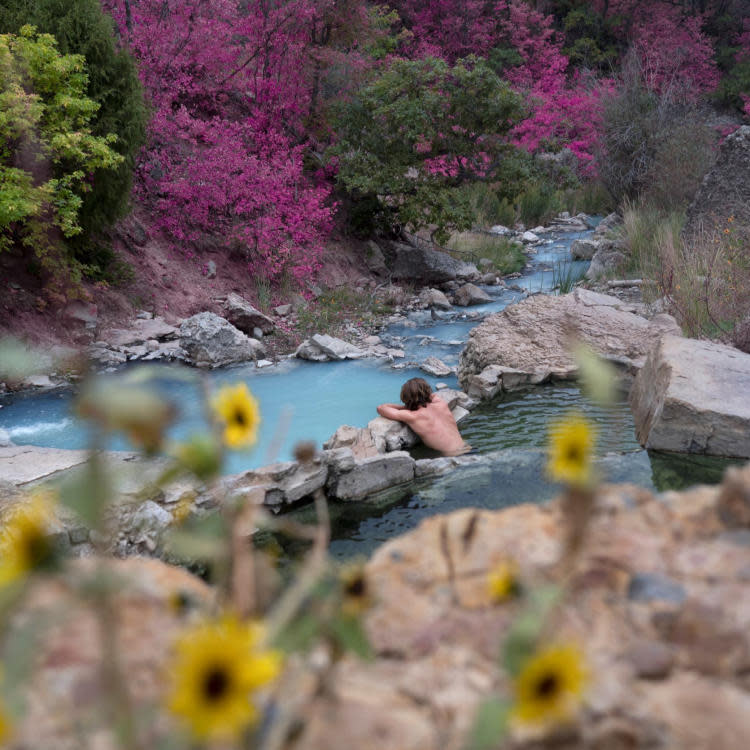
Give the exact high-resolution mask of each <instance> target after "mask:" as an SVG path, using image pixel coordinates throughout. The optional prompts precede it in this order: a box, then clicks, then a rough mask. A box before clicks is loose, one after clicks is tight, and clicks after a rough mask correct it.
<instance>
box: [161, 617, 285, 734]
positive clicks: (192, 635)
mask: <svg viewBox="0 0 750 750" xmlns="http://www.w3.org/2000/svg"><path fill="white" fill-rule="evenodd" d="M261 634H262V628H261V626H260V625H258V624H257V623H246V622H241V621H240V620H238V619H237V618H236V617H233V616H230V615H226V616H224V617H222V618H220V619H218V620H215V621H210V622H204V623H201V624H200V625H196V626H194V627H192V628H190V629H189V630H187V631H185V633H184V634H183V635H182V637H181V638H180V639H179V641H178V642H177V645H176V653H175V658H174V661H173V664H172V669H171V673H172V679H173V690H172V694H171V696H170V700H169V704H168V705H169V709H170V710H171V711H172V712H173V713H174V714H175V715H176V716H179V717H180V718H181V719H182V720H183V721H184V722H185V723H186V724H187V725H188V727H189V729H190V731H191V733H192V735H193V736H194V737H195V738H196V739H198V740H199V741H202V740H206V739H216V740H232V739H236V738H237V737H239V735H240V734H241V733H242V731H243V730H244V729H246V728H247V727H248V726H250V725H251V724H253V723H255V722H256V721H257V719H258V711H257V709H256V707H255V705H254V704H253V701H252V693H253V691H255V690H257V689H258V688H261V687H263V686H264V685H266V684H268V683H269V682H271V681H272V680H274V679H275V678H276V676H277V675H278V673H279V671H280V669H281V657H280V655H279V654H278V653H277V652H276V651H259V650H258V645H259V642H260V638H261Z"/></svg>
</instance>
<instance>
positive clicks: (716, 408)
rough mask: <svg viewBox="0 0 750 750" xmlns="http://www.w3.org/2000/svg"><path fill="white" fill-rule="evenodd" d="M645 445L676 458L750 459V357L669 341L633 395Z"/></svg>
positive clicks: (639, 432) (638, 380) (638, 428)
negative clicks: (688, 455)
mask: <svg viewBox="0 0 750 750" xmlns="http://www.w3.org/2000/svg"><path fill="white" fill-rule="evenodd" d="M630 406H631V408H632V410H633V417H634V419H635V426H636V434H637V437H638V440H639V442H640V443H641V445H643V446H645V447H646V448H649V449H653V450H662V451H672V452H676V453H704V454H707V455H712V456H736V457H741V458H748V457H750V354H745V353H744V352H741V351H739V350H738V349H734V348H732V347H730V346H725V345H723V344H716V343H713V342H709V341H698V340H696V339H685V338H681V337H679V338H678V337H676V336H665V337H664V338H663V339H662V340H661V342H660V343H659V344H658V345H657V346H655V347H654V348H653V349H652V351H651V353H650V354H649V356H648V359H647V360H646V364H645V365H644V367H643V369H642V370H641V371H640V372H639V373H638V376H637V377H636V379H635V382H634V384H633V389H632V391H631V394H630Z"/></svg>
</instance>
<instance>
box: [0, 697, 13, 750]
mask: <svg viewBox="0 0 750 750" xmlns="http://www.w3.org/2000/svg"><path fill="white" fill-rule="evenodd" d="M10 730H11V723H10V719H9V718H8V715H7V714H6V713H5V709H4V707H3V705H2V704H0V745H2V744H3V743H4V742H5V741H6V740H7V739H8V738H9V737H10Z"/></svg>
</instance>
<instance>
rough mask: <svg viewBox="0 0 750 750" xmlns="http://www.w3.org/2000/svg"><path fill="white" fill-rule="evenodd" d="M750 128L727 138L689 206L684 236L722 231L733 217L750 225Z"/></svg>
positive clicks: (745, 126)
mask: <svg viewBox="0 0 750 750" xmlns="http://www.w3.org/2000/svg"><path fill="white" fill-rule="evenodd" d="M748 174H750V125H743V126H742V127H741V128H738V129H737V130H735V131H734V133H732V134H731V135H729V136H727V137H726V139H725V140H724V142H723V143H722V145H721V148H720V150H719V155H718V158H717V159H716V164H715V165H714V166H713V167H712V168H711V169H710V170H709V171H708V174H706V176H705V177H704V178H703V182H702V183H701V185H700V187H699V188H698V192H697V193H696V194H695V198H694V199H693V202H692V203H691V204H690V206H689V208H688V211H687V217H686V221H685V230H684V233H685V236H686V237H691V236H692V235H693V234H695V233H697V232H700V231H701V230H705V231H710V230H712V229H714V228H718V229H723V228H724V227H725V226H726V222H727V219H728V218H729V217H730V216H732V217H734V221H735V222H736V223H737V225H739V226H744V227H747V226H748V225H750V181H748V179H747V176H748Z"/></svg>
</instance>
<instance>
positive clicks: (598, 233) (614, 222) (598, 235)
mask: <svg viewBox="0 0 750 750" xmlns="http://www.w3.org/2000/svg"><path fill="white" fill-rule="evenodd" d="M621 224H622V217H621V216H619V215H618V214H616V213H611V214H608V215H607V216H605V217H604V218H603V219H602V220H601V221H600V222H599V224H598V226H597V227H596V229H595V230H594V234H593V235H592V239H594V240H602V239H606V238H609V237H610V236H611V234H612V233H613V232H614V231H615V230H616V229H617V228H618V227H619V226H620V225H621Z"/></svg>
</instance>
